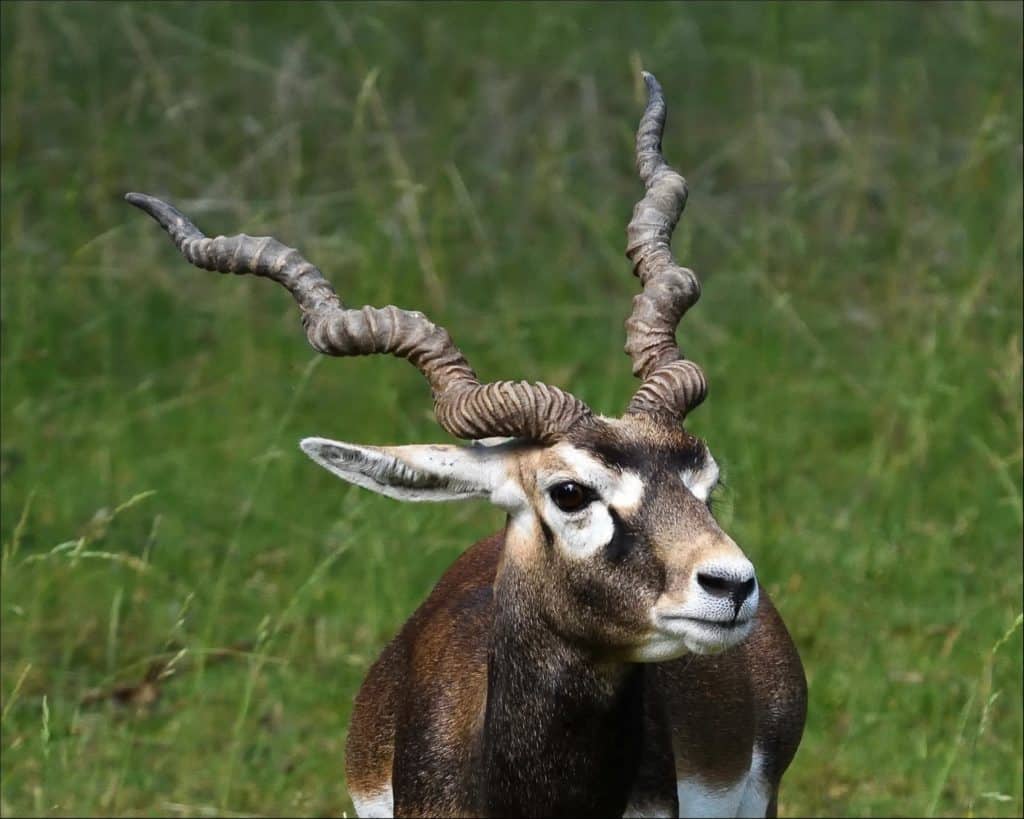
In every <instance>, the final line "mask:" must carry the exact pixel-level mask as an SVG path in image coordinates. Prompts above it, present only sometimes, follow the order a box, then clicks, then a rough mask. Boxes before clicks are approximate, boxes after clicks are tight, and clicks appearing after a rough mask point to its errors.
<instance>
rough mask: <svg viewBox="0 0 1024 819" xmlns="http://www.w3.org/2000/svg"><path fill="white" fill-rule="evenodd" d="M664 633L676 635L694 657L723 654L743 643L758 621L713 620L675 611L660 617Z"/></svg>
mask: <svg viewBox="0 0 1024 819" xmlns="http://www.w3.org/2000/svg"><path fill="white" fill-rule="evenodd" d="M656 624H657V628H658V631H659V633H660V634H662V635H665V636H668V635H672V636H673V637H674V638H675V639H677V640H679V641H680V642H682V644H683V645H684V646H685V647H686V650H687V651H691V652H693V653H694V654H720V653H721V652H723V651H726V650H728V649H730V648H733V647H734V646H737V645H739V644H740V643H742V642H743V641H744V640H745V639H747V637H749V636H750V632H751V631H752V630H753V627H754V618H753V617H747V618H744V619H737V620H711V619H705V618H700V617H689V616H686V615H681V614H673V613H671V612H665V613H659V614H657V615H656Z"/></svg>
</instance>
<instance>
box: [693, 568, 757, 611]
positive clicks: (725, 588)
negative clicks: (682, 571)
mask: <svg viewBox="0 0 1024 819" xmlns="http://www.w3.org/2000/svg"><path fill="white" fill-rule="evenodd" d="M697 583H699V584H700V587H701V588H702V589H704V591H706V592H707V593H708V594H710V595H711V596H712V597H728V598H729V599H730V600H732V604H733V608H735V609H736V611H737V612H738V611H739V610H740V606H742V605H743V603H744V601H745V600H746V599H747V598H748V597H750V595H751V594H753V593H754V589H755V588H757V580H756V579H755V578H753V577H750V578H747V579H746V580H734V579H732V578H730V577H722V576H721V575H717V574H709V573H708V572H698V573H697Z"/></svg>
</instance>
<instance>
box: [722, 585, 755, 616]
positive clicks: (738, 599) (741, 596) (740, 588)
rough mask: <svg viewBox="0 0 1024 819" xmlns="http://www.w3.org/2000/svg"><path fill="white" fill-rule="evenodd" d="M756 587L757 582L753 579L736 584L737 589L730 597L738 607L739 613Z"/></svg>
mask: <svg viewBox="0 0 1024 819" xmlns="http://www.w3.org/2000/svg"><path fill="white" fill-rule="evenodd" d="M755 586H757V581H756V580H755V579H754V578H752V577H751V578H750V579H749V580H745V581H743V582H742V583H737V584H736V588H735V589H733V590H732V593H731V594H730V595H729V596H730V597H732V604H733V605H734V606H735V607H736V610H737V611H739V608H740V606H742V605H743V601H744V600H746V599H747V598H748V597H750V595H751V593H752V592H753V591H754V587H755Z"/></svg>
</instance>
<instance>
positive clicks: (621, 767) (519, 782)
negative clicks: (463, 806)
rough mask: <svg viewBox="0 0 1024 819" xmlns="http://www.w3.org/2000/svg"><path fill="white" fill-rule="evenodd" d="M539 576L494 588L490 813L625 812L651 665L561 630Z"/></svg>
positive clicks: (487, 749)
mask: <svg viewBox="0 0 1024 819" xmlns="http://www.w3.org/2000/svg"><path fill="white" fill-rule="evenodd" d="M529 583H530V580H529V579H528V578H527V576H526V575H525V573H524V572H522V571H521V570H520V569H518V568H517V567H515V566H506V567H505V570H504V571H503V572H502V573H501V576H500V577H499V579H498V582H497V585H496V588H495V598H496V600H495V602H496V605H495V620H494V629H493V632H492V635H491V643H490V648H489V653H488V692H487V708H486V716H485V724H484V734H483V738H482V742H483V748H482V749H481V750H482V757H483V763H484V765H483V770H484V771H485V773H484V775H483V776H484V778H483V782H482V783H481V784H482V789H483V794H482V795H483V802H484V808H485V811H486V812H487V814H488V815H491V816H513V815H517V816H530V815H533V816H537V815H544V816H559V815H561V816H581V815H594V814H600V815H619V816H621V815H622V812H623V810H624V809H625V807H626V803H627V800H628V798H629V792H630V787H631V785H632V783H633V781H634V778H635V774H636V766H637V760H638V758H639V752H640V743H641V731H642V725H643V720H642V713H643V669H642V668H641V667H639V666H635V665H625V664H620V665H608V664H600V663H597V662H595V661H594V660H593V659H592V658H591V657H588V656H587V655H586V654H584V653H582V652H581V651H580V650H578V649H577V648H575V647H574V646H572V645H570V644H569V643H568V642H566V641H565V640H563V639H562V638H560V637H559V636H558V635H557V634H555V633H554V632H553V631H552V630H551V629H550V627H549V626H548V625H547V624H546V623H545V622H544V620H543V618H542V617H541V616H540V615H539V614H538V610H537V607H536V604H535V603H533V602H532V600H535V599H536V598H534V597H533V596H532V595H531V594H530V589H529Z"/></svg>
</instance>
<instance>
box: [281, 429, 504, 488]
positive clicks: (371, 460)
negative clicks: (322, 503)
mask: <svg viewBox="0 0 1024 819" xmlns="http://www.w3.org/2000/svg"><path fill="white" fill-rule="evenodd" d="M300 446H301V447H302V451H303V452H305V453H306V454H307V455H309V457H310V458H312V459H313V460H314V461H316V462H317V463H318V464H320V465H321V466H322V467H324V468H325V469H327V470H328V471H329V472H333V473H334V474H335V475H337V476H338V477H339V478H341V479H342V480H345V481H347V482H349V483H352V484H355V485H356V486H361V487H363V488H364V489H369V490H371V491H373V492H377V493H378V494H381V495H386V496H387V497H389V498H396V499H398V500H406V501H449V500H462V499H464V498H475V497H485V496H487V495H489V494H490V491H491V489H492V487H493V486H494V485H495V478H496V474H495V473H496V470H495V464H494V458H493V457H492V456H491V454H490V453H489V452H488V451H487V450H481V449H472V448H467V447H458V446H442V445H437V446H434V445H424V446H398V447H375V446H362V445H359V444H349V443H343V442H341V441H332V440H329V439H327V438H304V439H303V440H302V442H301V444H300Z"/></svg>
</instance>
